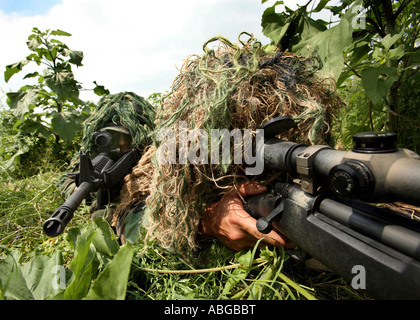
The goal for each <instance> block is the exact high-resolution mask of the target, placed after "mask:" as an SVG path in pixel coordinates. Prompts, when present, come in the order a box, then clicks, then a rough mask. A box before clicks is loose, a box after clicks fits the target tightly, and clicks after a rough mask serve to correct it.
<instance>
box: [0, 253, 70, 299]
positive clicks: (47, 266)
mask: <svg viewBox="0 0 420 320" xmlns="http://www.w3.org/2000/svg"><path fill="white" fill-rule="evenodd" d="M18 261H19V257H18V254H16V252H12V253H11V254H10V255H9V256H7V257H6V258H5V259H4V260H2V261H0V282H1V283H2V288H3V295H4V296H5V298H10V299H15V300H33V299H35V300H44V299H46V298H47V297H52V296H55V295H57V294H58V293H59V292H60V291H63V290H64V287H65V282H66V280H67V274H66V272H65V269H64V267H63V259H62V255H61V252H60V251H58V250H57V251H56V252H55V253H54V255H53V256H52V257H51V258H50V257H47V256H44V255H41V254H33V255H31V257H30V260H29V261H28V262H26V263H23V264H19V263H18ZM58 269H59V270H62V272H63V273H62V275H60V276H62V277H60V279H61V281H63V283H59V281H57V280H58V277H57V276H58V274H57V270H58Z"/></svg>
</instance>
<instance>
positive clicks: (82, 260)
mask: <svg viewBox="0 0 420 320" xmlns="http://www.w3.org/2000/svg"><path fill="white" fill-rule="evenodd" d="M94 236H95V232H94V231H93V230H92V229H86V232H84V233H82V234H81V235H80V236H79V237H77V242H76V253H75V257H74V259H73V261H72V262H71V264H70V270H71V271H72V272H73V276H72V278H71V280H70V281H71V282H70V284H69V285H68V287H67V288H66V290H65V291H64V298H65V299H66V300H67V299H68V300H80V299H82V298H83V297H84V296H86V293H87V292H88V290H89V286H90V282H91V281H92V279H93V277H94V276H95V274H96V272H97V267H98V264H97V261H95V250H94V248H91V243H92V240H93V237H94Z"/></svg>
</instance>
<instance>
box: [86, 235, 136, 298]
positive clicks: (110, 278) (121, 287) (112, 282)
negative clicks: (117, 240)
mask: <svg viewBox="0 0 420 320" xmlns="http://www.w3.org/2000/svg"><path fill="white" fill-rule="evenodd" d="M132 259H133V248H132V246H131V245H130V243H129V242H128V243H127V244H125V245H124V246H122V247H121V248H120V249H119V251H118V252H117V254H116V255H115V257H114V259H112V261H111V262H109V263H108V264H107V265H106V267H105V269H104V270H103V271H102V272H101V273H100V274H99V275H98V277H97V278H96V280H95V281H94V282H93V284H92V286H91V288H90V290H89V292H88V294H87V296H86V298H85V299H87V300H123V299H124V298H125V294H126V291H127V281H128V275H129V273H130V267H131V261H132Z"/></svg>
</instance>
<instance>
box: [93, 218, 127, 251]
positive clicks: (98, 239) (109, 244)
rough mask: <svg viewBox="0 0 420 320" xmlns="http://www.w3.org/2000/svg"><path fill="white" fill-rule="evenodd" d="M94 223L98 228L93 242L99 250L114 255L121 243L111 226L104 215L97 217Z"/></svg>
mask: <svg viewBox="0 0 420 320" xmlns="http://www.w3.org/2000/svg"><path fill="white" fill-rule="evenodd" d="M94 223H95V224H96V226H97V227H98V229H97V230H96V236H95V237H94V238H93V241H92V243H93V245H94V246H95V248H96V250H97V252H99V253H102V254H105V255H107V256H114V255H115V254H116V253H117V252H118V250H119V249H120V245H119V243H118V240H117V237H116V236H115V233H114V231H113V230H112V229H111V226H110V225H109V223H108V222H107V221H106V220H105V219H104V218H102V217H100V218H97V219H95V220H94Z"/></svg>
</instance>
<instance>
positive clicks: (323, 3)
mask: <svg viewBox="0 0 420 320" xmlns="http://www.w3.org/2000/svg"><path fill="white" fill-rule="evenodd" d="M328 2H330V0H321V1H320V2H319V3H318V5H317V6H316V8H315V9H314V10H312V12H320V11H321V10H322V9H324V7H325V6H326V5H327V4H328Z"/></svg>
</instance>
